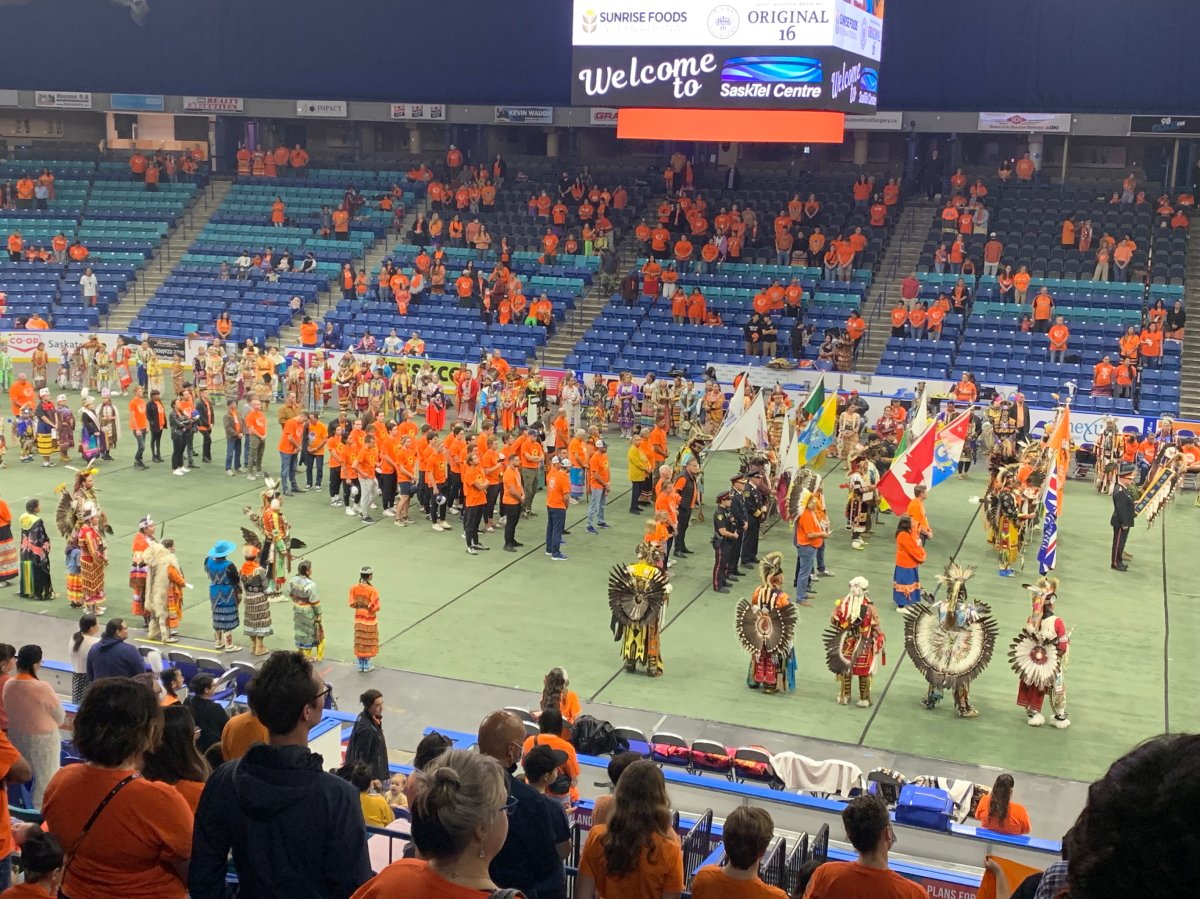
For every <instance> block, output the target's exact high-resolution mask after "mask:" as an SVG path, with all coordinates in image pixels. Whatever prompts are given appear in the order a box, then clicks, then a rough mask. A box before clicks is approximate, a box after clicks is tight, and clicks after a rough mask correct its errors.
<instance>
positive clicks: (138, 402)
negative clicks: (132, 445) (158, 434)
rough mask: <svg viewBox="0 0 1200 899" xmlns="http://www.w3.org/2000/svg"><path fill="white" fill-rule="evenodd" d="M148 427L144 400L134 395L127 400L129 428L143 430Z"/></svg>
mask: <svg viewBox="0 0 1200 899" xmlns="http://www.w3.org/2000/svg"><path fill="white" fill-rule="evenodd" d="M149 427H150V422H149V421H147V420H146V401H145V400H144V399H141V398H140V397H136V396H135V397H134V398H133V399H131V400H130V401H129V429H130V430H131V431H145V430H146V429H147V428H149Z"/></svg>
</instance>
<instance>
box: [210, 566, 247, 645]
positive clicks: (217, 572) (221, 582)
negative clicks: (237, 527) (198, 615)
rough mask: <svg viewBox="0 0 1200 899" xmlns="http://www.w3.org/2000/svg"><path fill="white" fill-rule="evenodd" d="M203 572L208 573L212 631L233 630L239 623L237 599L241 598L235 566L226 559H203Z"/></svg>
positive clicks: (240, 586) (240, 588)
mask: <svg viewBox="0 0 1200 899" xmlns="http://www.w3.org/2000/svg"><path fill="white" fill-rule="evenodd" d="M204 572H205V573H206V574H207V575H208V600H209V602H211V603H212V626H213V630H214V631H220V632H222V633H225V632H227V631H235V630H237V629H238V626H239V625H240V624H241V618H240V616H239V615H238V601H239V600H240V599H241V590H242V582H241V578H240V577H239V574H238V569H237V566H236V565H234V564H233V563H232V562H230V561H229V560H228V559H224V558H222V559H214V558H213V557H212V556H209V557H208V558H207V559H205V560H204Z"/></svg>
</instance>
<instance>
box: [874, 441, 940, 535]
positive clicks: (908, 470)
mask: <svg viewBox="0 0 1200 899" xmlns="http://www.w3.org/2000/svg"><path fill="white" fill-rule="evenodd" d="M937 440H938V434H937V428H936V427H933V426H930V427H927V428H926V429H925V433H923V434H922V435H921V436H920V437H919V438H918V439H917V440H916V441H915V442H914V443H911V444H909V446H908V449H906V450H905V451H904V452H902V453H901V454H900V455H899V456H897V457H896V458H895V459H893V460H892V467H891V468H889V469H888V471H887V474H885V475H884V476H883V477H882V478H880V479H879V495H880V496H882V497H883V498H884V499H885V500H887V504H888V506H889V508H890V509H891V512H892V513H893V514H895V515H903V514H904V512H905V510H906V509H908V503H909V501H910V500H911V499H912V498H913V491H914V490H916V488H917V487H919V486H920V485H922V484H929V482H930V480H931V478H932V475H933V455H934V448H935V446H936V445H937Z"/></svg>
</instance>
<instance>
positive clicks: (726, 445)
mask: <svg viewBox="0 0 1200 899" xmlns="http://www.w3.org/2000/svg"><path fill="white" fill-rule="evenodd" d="M747 442H749V444H750V445H751V446H753V447H754V448H755V449H766V447H767V410H766V407H765V406H764V405H763V397H762V392H761V391H759V394H758V396H756V397H755V398H754V402H753V403H751V404H750V408H749V409H747V410H746V412H745V414H744V415H742V416H740V417H739V418H738V419H737V421H735V422H734V423H733V424H732V425H730V426H729V427H728V428H724V427H723V428H721V432H720V433H719V434H717V436H716V437H714V438H713V442H712V443H711V444H710V445H709V447H708V450H709V452H713V453H716V452H720V451H722V450H733V451H736V450H740V449H742V448H743V447H744V446H746V444H747Z"/></svg>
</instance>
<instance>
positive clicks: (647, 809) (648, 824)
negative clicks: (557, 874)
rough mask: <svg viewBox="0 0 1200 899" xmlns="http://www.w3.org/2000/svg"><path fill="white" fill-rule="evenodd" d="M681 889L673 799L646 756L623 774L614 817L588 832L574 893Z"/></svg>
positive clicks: (659, 894) (615, 896)
mask: <svg viewBox="0 0 1200 899" xmlns="http://www.w3.org/2000/svg"><path fill="white" fill-rule="evenodd" d="M682 892H683V851H682V850H681V848H680V845H679V839H678V837H677V836H676V835H675V833H674V831H673V830H672V829H671V802H670V799H669V798H668V796H667V782H666V780H665V779H664V778H663V773H662V771H660V770H659V768H658V766H657V765H655V764H654V763H653V762H651V761H650V760H648V759H642V760H641V761H637V762H634V763H633V764H632V765H630V766H629V767H628V768H626V769H625V771H624V772H623V773H622V774H621V779H620V780H619V781H617V790H616V793H615V794H614V797H613V813H612V819H611V820H610V821H609V823H608V824H599V825H596V826H594V827H593V828H592V830H591V832H590V833H589V834H588V841H587V844H586V845H585V846H584V847H583V857H582V858H581V859H580V861H579V874H578V875H577V876H576V878H575V899H596V897H597V896H604V897H606V899H621V897H627V896H630V897H632V896H647V897H649V896H653V897H655V899H678V896H679V895H680V894H681V893H682Z"/></svg>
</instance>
